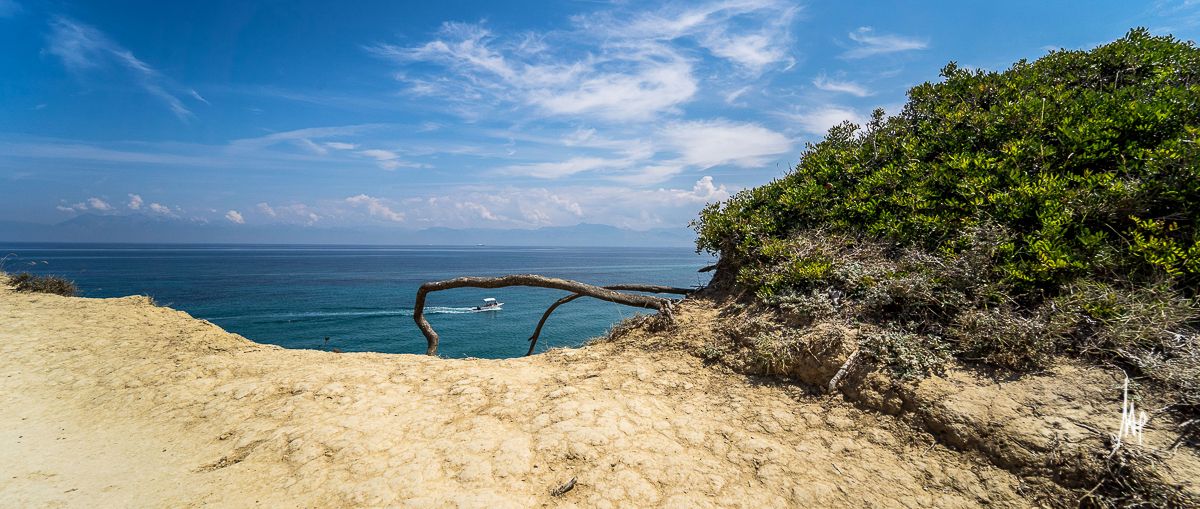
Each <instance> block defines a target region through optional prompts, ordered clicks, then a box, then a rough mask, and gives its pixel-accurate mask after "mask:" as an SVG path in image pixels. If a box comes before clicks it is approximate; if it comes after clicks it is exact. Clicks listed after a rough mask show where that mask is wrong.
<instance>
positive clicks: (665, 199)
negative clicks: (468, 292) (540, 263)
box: [403, 176, 731, 229]
mask: <svg viewBox="0 0 1200 509" xmlns="http://www.w3.org/2000/svg"><path fill="white" fill-rule="evenodd" d="M730 193H731V190H730V189H729V188H728V187H726V186H725V185H718V184H717V183H716V182H714V180H713V178H712V177H711V176H704V177H701V178H699V179H698V180H696V181H695V183H694V184H693V185H691V186H689V187H686V188H675V187H662V188H657V189H632V188H630V187H628V186H617V185H613V186H604V185H593V186H569V187H564V188H556V189H553V190H551V189H546V188H538V187H512V186H505V187H484V186H470V187H462V188H457V189H453V190H451V191H450V192H447V193H446V194H443V195H437V196H429V197H424V198H412V199H408V200H405V201H404V202H403V208H404V213H405V214H406V216H407V217H408V220H407V223H409V224H412V225H415V226H435V225H436V226H447V227H452V228H462V227H474V226H479V225H480V220H485V221H488V226H492V227H503V228H532V227H540V226H568V225H574V224H578V223H580V222H587V223H604V224H612V225H615V226H622V227H627V228H635V229H645V228H650V227H658V226H671V227H683V226H684V225H686V224H687V222H688V221H689V220H690V219H692V218H693V217H695V215H696V210H697V209H698V208H699V207H701V206H703V205H704V204H705V203H709V202H715V201H720V200H724V199H727V198H728V197H729V195H730Z"/></svg>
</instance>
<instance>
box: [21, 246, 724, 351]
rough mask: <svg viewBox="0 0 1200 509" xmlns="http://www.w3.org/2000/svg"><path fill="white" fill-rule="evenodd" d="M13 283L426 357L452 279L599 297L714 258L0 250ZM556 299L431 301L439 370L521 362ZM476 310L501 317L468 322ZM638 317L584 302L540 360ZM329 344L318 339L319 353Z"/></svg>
mask: <svg viewBox="0 0 1200 509" xmlns="http://www.w3.org/2000/svg"><path fill="white" fill-rule="evenodd" d="M5 256H6V257H7V258H6V260H5V261H4V265H3V270H4V271H5V272H9V273H17V272H33V273H36V274H54V275H59V276H63V277H66V278H69V279H71V280H74V281H75V283H76V284H77V285H78V286H79V290H80V294H81V295H82V296H85V297H121V296H126V295H148V296H150V297H153V298H154V300H155V301H156V302H158V303H159V304H161V305H165V306H170V307H172V308H175V309H180V310H183V311H187V312H188V313H190V314H191V315H192V316H195V317H197V318H202V319H205V320H208V321H211V322H213V323H215V324H217V325H220V326H221V327H223V328H225V329H226V330H228V331H230V332H235V333H238V334H241V335H243V336H245V337H247V338H249V339H251V340H253V341H257V342H260V343H269V344H274V345H279V346H283V347H287V348H312V349H326V350H331V349H334V348H337V349H340V350H342V351H346V352H360V351H370V352H387V353H424V352H425V346H426V343H425V338H424V336H422V335H421V332H420V331H419V330H418V329H417V327H416V324H414V323H413V321H412V310H413V300H414V299H415V297H416V291H417V287H418V286H419V285H420V284H421V283H423V282H426V281H433V280H439V279H449V278H453V277H459V276H498V275H504V274H521V273H535V274H541V275H545V276H552V277H561V278H566V279H574V280H578V281H582V282H585V283H590V284H596V285H606V284H616V283H648V284H661V285H670V286H683V287H690V286H699V285H703V284H705V283H707V282H708V275H707V274H702V273H698V272H697V270H698V269H700V268H701V267H703V266H705V265H708V264H710V263H712V261H713V260H712V258H711V257H709V256H706V255H697V254H696V253H694V252H693V251H692V250H691V249H687V248H576V247H490V246H479V247H426V246H325V245H322V246H278V245H270V246H268V245H262V246H259V245H178V244H163V245H130V244H40V243H0V257H5ZM564 295H565V292H561V291H556V290H547V289H541V288H525V287H511V288H499V289H494V290H480V289H455V290H446V291H441V292H434V293H432V294H430V296H429V298H428V301H427V303H426V309H425V313H426V316H427V318H428V319H429V321H430V323H432V324H433V326H434V328H435V329H436V330H437V331H438V333H439V335H440V336H441V342H440V345H439V348H438V353H439V354H440V355H442V356H444V357H482V358H504V357H516V356H520V355H524V354H525V351H526V350H527V349H528V346H529V343H528V341H527V340H528V339H529V335H530V334H531V333H532V332H533V328H534V327H535V326H536V325H537V321H538V319H539V318H540V317H541V314H542V312H544V311H545V309H546V307H547V306H549V305H550V304H551V303H553V302H554V301H555V300H557V299H558V298H559V297H562V296H564ZM485 297H494V298H496V299H497V300H499V301H500V302H503V303H504V306H503V310H501V311H498V312H482V313H480V312H474V311H473V310H472V309H471V308H472V307H474V306H477V305H479V304H481V303H482V299H483V298H485ZM639 311H641V312H646V311H645V310H638V309H635V308H630V307H626V306H621V305H618V304H612V303H608V302H601V301H597V300H594V299H580V300H577V301H575V302H572V303H570V304H567V305H564V306H562V307H561V308H559V309H558V310H557V311H555V313H554V315H553V316H551V318H550V320H549V321H548V322H547V324H546V327H545V329H544V330H543V331H542V337H541V339H540V340H539V341H538V351H539V352H540V351H545V350H546V349H548V348H553V347H558V346H579V345H580V344H582V343H583V342H584V341H586V340H587V339H589V338H592V337H595V336H599V335H601V334H604V332H605V331H606V330H608V328H609V327H611V326H612V325H613V324H615V323H617V322H618V321H620V320H622V319H624V318H626V317H629V316H632V315H633V314H634V313H637V312H639ZM326 338H328V339H326Z"/></svg>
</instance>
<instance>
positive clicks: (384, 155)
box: [358, 148, 429, 170]
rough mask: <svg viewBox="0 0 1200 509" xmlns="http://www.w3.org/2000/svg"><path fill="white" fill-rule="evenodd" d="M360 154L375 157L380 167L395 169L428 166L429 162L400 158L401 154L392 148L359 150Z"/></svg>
mask: <svg viewBox="0 0 1200 509" xmlns="http://www.w3.org/2000/svg"><path fill="white" fill-rule="evenodd" d="M358 154H359V155H361V156H364V157H367V158H370V159H374V160H375V161H376V164H378V165H379V167H380V168H383V169H385V170H395V169H399V168H428V167H429V165H428V164H422V163H414V162H412V161H405V160H403V159H400V154H397V153H395V152H393V151H391V150H382V149H377V148H372V149H367V150H359V151H358Z"/></svg>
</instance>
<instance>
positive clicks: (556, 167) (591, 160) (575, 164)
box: [502, 157, 626, 179]
mask: <svg viewBox="0 0 1200 509" xmlns="http://www.w3.org/2000/svg"><path fill="white" fill-rule="evenodd" d="M623 164H626V160H624V159H604V158H601V157H572V158H570V159H567V160H565V161H551V162H544V163H531V164H517V165H512V166H508V167H506V168H504V169H503V170H502V172H503V173H506V174H510V175H522V176H527V177H536V178H542V179H557V178H562V177H567V176H570V175H574V174H576V173H581V172H585V171H592V170H597V169H600V168H612V167H615V166H621V165H623Z"/></svg>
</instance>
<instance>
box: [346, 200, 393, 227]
mask: <svg viewBox="0 0 1200 509" xmlns="http://www.w3.org/2000/svg"><path fill="white" fill-rule="evenodd" d="M345 202H346V203H347V204H350V205H352V206H354V207H361V208H364V209H366V211H367V214H369V215H370V216H372V217H378V218H380V219H384V220H387V221H392V222H396V223H399V222H403V221H404V214H403V213H402V212H396V211H395V210H392V208H391V207H390V206H389V205H388V204H387V203H385V202H384V200H383V199H381V198H376V197H373V196H368V195H365V194H360V195H356V196H351V197H349V198H346V200H345Z"/></svg>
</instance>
